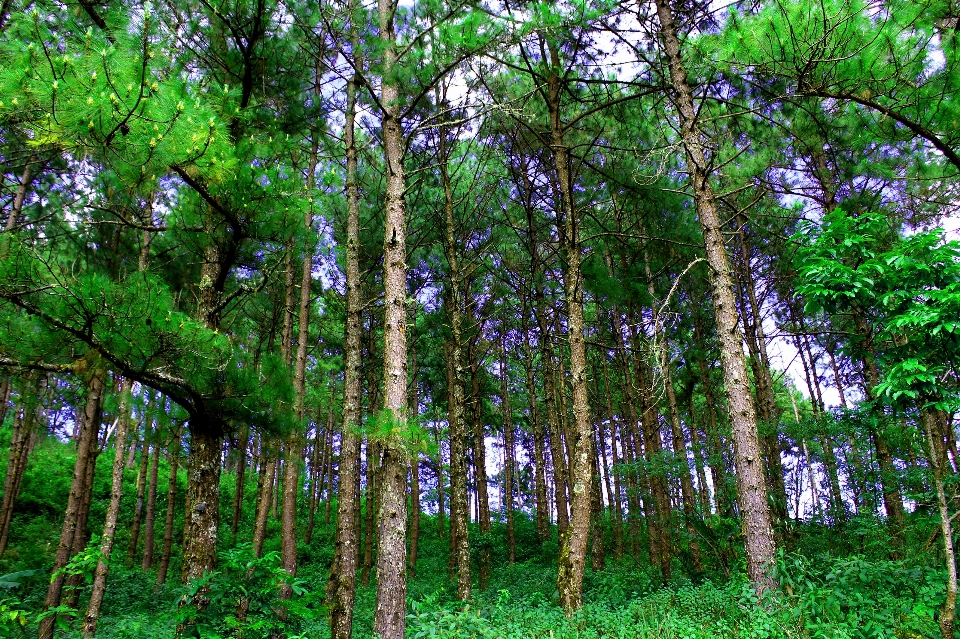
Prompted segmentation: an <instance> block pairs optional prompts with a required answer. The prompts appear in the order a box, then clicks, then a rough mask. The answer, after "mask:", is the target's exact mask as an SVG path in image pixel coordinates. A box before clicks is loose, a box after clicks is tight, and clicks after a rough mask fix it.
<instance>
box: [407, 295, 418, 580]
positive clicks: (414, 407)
mask: <svg viewBox="0 0 960 639" xmlns="http://www.w3.org/2000/svg"><path fill="white" fill-rule="evenodd" d="M414 312H416V311H414ZM413 325H414V326H415V325H416V315H414V321H413ZM414 345H415V344H411V345H410V362H411V363H410V368H411V370H410V379H411V384H410V406H409V408H408V409H407V410H408V414H409V416H410V419H412V420H414V421H417V420H418V419H419V417H420V394H419V392H418V391H419V386H418V385H417V352H416V350H415V349H414ZM419 546H420V453H419V452H415V453H413V455H412V457H411V459H410V552H409V553H408V556H407V564H408V566H407V567H408V571H409V575H410V577H411V578H413V577H416V576H417V551H418V548H419Z"/></svg>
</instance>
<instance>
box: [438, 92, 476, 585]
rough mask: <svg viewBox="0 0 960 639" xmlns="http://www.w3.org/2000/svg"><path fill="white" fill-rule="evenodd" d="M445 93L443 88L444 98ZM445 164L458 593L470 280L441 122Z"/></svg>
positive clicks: (462, 576)
mask: <svg viewBox="0 0 960 639" xmlns="http://www.w3.org/2000/svg"><path fill="white" fill-rule="evenodd" d="M444 98H445V96H443V95H442V94H440V93H439V90H438V101H440V102H443V100H444ZM439 135H440V138H439V157H438V159H439V169H440V181H441V184H442V186H443V202H444V205H443V210H444V242H443V244H444V246H443V249H444V254H445V256H446V258H447V266H448V268H449V270H450V278H449V281H448V286H447V299H448V303H447V304H445V305H444V306H448V307H449V310H448V311H447V316H448V317H449V319H450V331H451V336H450V350H449V358H450V363H449V379H448V385H449V386H450V392H448V393H447V396H448V404H449V405H448V406H447V421H448V423H449V427H450V543H451V547H450V548H451V555H450V560H451V565H452V566H453V567H454V570H455V573H456V578H457V599H459V600H460V601H466V600H467V599H469V598H470V589H471V582H470V538H469V534H468V532H467V519H468V517H469V513H468V504H467V463H466V462H467V460H466V456H467V452H466V445H465V442H466V439H467V433H466V431H467V427H466V415H465V412H466V399H465V395H466V391H465V377H466V366H465V365H464V353H463V346H464V342H465V340H464V335H463V314H464V306H465V304H466V301H465V293H466V292H465V291H464V281H463V274H462V271H461V265H460V254H459V250H458V247H459V242H458V240H457V238H456V224H455V221H454V217H453V206H454V200H453V187H452V184H451V181H450V175H449V171H448V166H447V163H448V160H449V157H450V152H449V150H448V148H447V138H448V136H449V135H450V132H449V131H448V127H446V126H441V127H440V131H439Z"/></svg>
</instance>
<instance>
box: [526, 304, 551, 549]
mask: <svg viewBox="0 0 960 639" xmlns="http://www.w3.org/2000/svg"><path fill="white" fill-rule="evenodd" d="M520 322H521V331H522V332H523V368H524V372H525V373H526V378H527V399H528V400H529V404H530V430H531V434H532V437H533V459H532V462H533V476H534V500H535V503H536V511H537V512H536V520H537V539H538V540H539V541H540V543H543V542H544V541H546V539H547V535H548V534H549V531H550V507H549V505H548V503H547V482H546V473H545V469H546V459H547V457H546V455H547V453H546V450H545V446H544V432H543V422H542V421H541V419H540V414H539V410H538V408H539V404H538V402H537V393H536V389H537V384H536V380H535V377H534V374H533V347H532V346H531V345H530V319H529V314H528V311H527V297H526V295H524V294H523V293H522V292H521V294H520ZM542 338H543V337H542V336H541V339H542Z"/></svg>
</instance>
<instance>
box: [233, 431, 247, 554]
mask: <svg viewBox="0 0 960 639" xmlns="http://www.w3.org/2000/svg"><path fill="white" fill-rule="evenodd" d="M249 445H250V425H249V424H246V425H244V427H243V430H241V431H240V436H239V437H238V438H237V446H236V453H237V481H236V484H235V487H234V493H233V519H232V521H231V522H230V538H231V539H232V540H233V541H234V542H236V540H237V528H238V527H239V526H240V517H241V516H242V515H243V492H244V491H243V488H244V486H246V482H245V480H246V476H247V447H248V446H249Z"/></svg>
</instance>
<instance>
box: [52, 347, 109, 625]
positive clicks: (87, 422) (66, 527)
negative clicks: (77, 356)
mask: <svg viewBox="0 0 960 639" xmlns="http://www.w3.org/2000/svg"><path fill="white" fill-rule="evenodd" d="M93 364H94V368H93V369H92V370H90V371H89V372H88V373H87V375H88V378H87V380H86V387H87V399H86V404H85V407H84V411H83V416H82V419H81V423H80V427H79V429H78V430H79V432H78V437H77V460H76V463H75V464H74V466H73V480H72V481H71V483H70V495H69V496H68V497H67V508H66V511H65V512H64V516H63V527H62V528H61V530H60V542H59V544H58V545H57V554H56V556H55V558H54V561H53V573H54V576H53V577H52V578H51V579H50V585H49V586H48V587H47V596H46V598H45V599H44V602H43V611H44V612H46V611H47V610H49V609H50V608H55V607H57V606H59V605H60V597H61V594H62V592H63V586H64V582H65V581H66V576H65V575H64V573H62V572H60V570H61V569H62V568H63V567H64V566H66V565H67V562H68V561H69V560H70V556H71V550H72V548H73V542H74V537H75V536H76V532H77V528H78V527H79V521H78V519H79V516H80V510H81V508H82V503H81V502H82V501H83V499H84V495H85V494H86V493H87V492H88V487H87V485H86V482H87V469H88V466H89V463H90V459H91V458H92V457H93V455H94V454H95V451H96V447H97V437H98V436H99V432H100V410H101V406H102V405H103V392H104V387H105V384H104V375H105V374H104V372H103V371H102V370H98V369H97V368H96V367H95V366H96V363H95V362H93ZM55 623H56V615H51V616H49V617H46V618H44V619H43V620H42V621H41V622H40V628H39V632H38V635H37V636H38V638H39V639H52V637H53V629H54V625H55Z"/></svg>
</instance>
